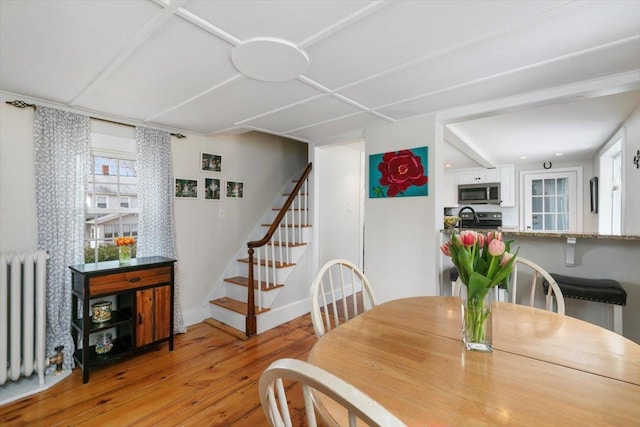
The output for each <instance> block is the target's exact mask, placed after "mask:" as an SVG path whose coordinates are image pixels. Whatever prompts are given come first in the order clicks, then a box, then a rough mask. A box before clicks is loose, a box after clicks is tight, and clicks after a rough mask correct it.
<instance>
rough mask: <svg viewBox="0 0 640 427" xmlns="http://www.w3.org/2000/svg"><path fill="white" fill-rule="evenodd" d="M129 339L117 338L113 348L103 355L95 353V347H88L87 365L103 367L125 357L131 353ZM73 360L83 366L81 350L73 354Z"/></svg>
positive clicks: (128, 337)
mask: <svg viewBox="0 0 640 427" xmlns="http://www.w3.org/2000/svg"><path fill="white" fill-rule="evenodd" d="M131 351H132V347H131V337H130V336H127V337H118V338H114V340H113V348H112V349H111V351H110V352H108V353H104V354H98V353H96V346H95V345H92V346H89V363H88V365H90V366H98V365H104V364H107V363H111V362H113V361H116V360H119V359H121V358H123V357H124V356H127V355H129V354H130V353H131ZM73 356H74V358H75V359H76V360H77V361H78V363H79V364H80V365H82V366H84V361H83V360H82V349H79V350H76V352H75V353H74V354H73Z"/></svg>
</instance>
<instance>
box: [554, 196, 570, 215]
mask: <svg viewBox="0 0 640 427" xmlns="http://www.w3.org/2000/svg"><path fill="white" fill-rule="evenodd" d="M556 200H557V203H558V204H557V206H556V210H557V212H568V211H569V196H558V197H557V199H556Z"/></svg>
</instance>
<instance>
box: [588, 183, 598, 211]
mask: <svg viewBox="0 0 640 427" xmlns="http://www.w3.org/2000/svg"><path fill="white" fill-rule="evenodd" d="M589 195H590V196H591V197H590V199H591V212H592V213H596V214H597V213H598V177H597V176H594V177H593V178H591V179H590V180H589Z"/></svg>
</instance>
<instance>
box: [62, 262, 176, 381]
mask: <svg viewBox="0 0 640 427" xmlns="http://www.w3.org/2000/svg"><path fill="white" fill-rule="evenodd" d="M175 262H176V260H174V259H170V258H165V257H145V258H133V259H132V260H131V263H130V264H127V265H121V264H120V263H119V262H118V261H106V262H98V263H89V264H78V265H72V266H70V267H69V268H70V269H71V281H72V291H71V294H72V305H71V310H72V322H71V334H72V336H73V341H74V344H75V348H76V350H75V352H74V359H75V361H76V363H77V364H78V365H79V366H80V367H81V368H82V382H83V383H86V382H88V381H89V371H90V369H92V368H93V367H97V366H100V365H104V364H108V363H113V362H116V361H118V360H121V359H123V358H125V357H128V356H131V355H134V354H135V353H137V352H140V351H142V350H145V349H147V348H150V347H151V346H154V345H157V344H159V343H162V342H167V341H168V342H169V351H173V316H174V313H173V298H174V263H175ZM105 297H113V298H114V299H115V302H114V304H113V307H112V311H111V318H110V319H109V320H107V321H102V322H100V323H97V322H94V321H93V320H94V319H92V317H91V313H92V310H91V308H90V307H91V304H92V302H93V303H95V302H97V301H98V300H99V299H102V298H105ZM92 300H93V301H92ZM78 304H80V306H81V313H82V316H81V317H78V310H79V309H78ZM107 330H115V333H114V334H112V335H113V340H112V342H111V343H110V344H109V346H108V351H104V348H102V349H100V350H101V351H96V346H95V345H90V337H91V336H92V335H94V334H96V335H97V334H98V333H101V332H102V333H104V332H105V331H107Z"/></svg>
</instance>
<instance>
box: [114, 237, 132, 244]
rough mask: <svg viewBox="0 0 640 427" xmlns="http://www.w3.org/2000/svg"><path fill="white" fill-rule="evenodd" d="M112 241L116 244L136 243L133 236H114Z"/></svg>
mask: <svg viewBox="0 0 640 427" xmlns="http://www.w3.org/2000/svg"><path fill="white" fill-rule="evenodd" d="M113 241H114V242H115V244H116V245H117V246H133V245H135V244H136V239H134V238H133V237H116V238H115V239H113Z"/></svg>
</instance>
